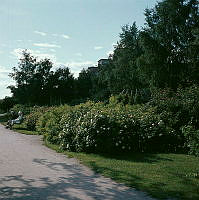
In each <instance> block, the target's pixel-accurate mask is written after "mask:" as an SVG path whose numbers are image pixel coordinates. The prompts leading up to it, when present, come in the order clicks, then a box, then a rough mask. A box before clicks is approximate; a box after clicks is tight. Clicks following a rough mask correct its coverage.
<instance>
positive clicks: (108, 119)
mask: <svg viewBox="0 0 199 200" xmlns="http://www.w3.org/2000/svg"><path fill="white" fill-rule="evenodd" d="M61 121H62V125H63V130H62V132H60V134H59V137H60V141H61V148H63V149H67V150H70V151H78V152H81V151H85V152H106V153H107V152H108V153H116V152H124V151H131V152H132V151H134V152H149V151H151V152H154V151H156V152H157V151H161V152H163V151H168V150H170V151H174V149H172V145H171V143H165V140H167V141H169V142H171V141H172V140H173V138H175V135H174V134H173V132H174V131H173V130H172V129H171V128H167V127H166V125H165V124H164V122H163V121H162V120H161V118H160V115H157V114H156V113H155V108H146V107H144V106H122V105H118V106H115V107H112V106H109V105H108V106H104V105H100V106H99V105H97V104H96V105H94V104H92V106H90V107H89V106H88V105H87V106H85V107H84V106H82V107H75V108H74V109H73V110H72V111H71V112H70V113H67V114H66V115H64V116H63V117H62V120H61Z"/></svg>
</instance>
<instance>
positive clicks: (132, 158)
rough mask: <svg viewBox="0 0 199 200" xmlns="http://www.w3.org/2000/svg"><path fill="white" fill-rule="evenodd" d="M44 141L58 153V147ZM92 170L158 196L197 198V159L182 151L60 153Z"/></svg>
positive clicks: (198, 168) (198, 179) (198, 162)
mask: <svg viewBox="0 0 199 200" xmlns="http://www.w3.org/2000/svg"><path fill="white" fill-rule="evenodd" d="M45 144H46V145H47V146H48V147H49V148H52V149H54V150H56V151H57V152H62V151H61V150H60V149H59V148H58V146H56V145H52V144H49V143H48V142H45ZM63 153H65V154H66V155H68V156H69V157H74V158H77V159H78V160H80V161H81V162H82V163H83V164H84V165H86V166H88V167H90V168H92V169H93V170H94V171H95V172H97V173H100V174H103V175H104V176H106V177H110V178H112V179H113V180H115V181H117V182H121V183H125V184H126V185H128V186H130V187H134V188H136V189H138V190H142V191H146V192H147V193H148V194H150V195H151V196H153V197H156V198H159V199H167V198H176V199H187V200H188V199H190V200H196V199H199V158H197V157H194V156H189V155H184V154H135V153H134V154H131V155H129V154H128V155H114V156H110V155H98V154H86V153H74V152H63Z"/></svg>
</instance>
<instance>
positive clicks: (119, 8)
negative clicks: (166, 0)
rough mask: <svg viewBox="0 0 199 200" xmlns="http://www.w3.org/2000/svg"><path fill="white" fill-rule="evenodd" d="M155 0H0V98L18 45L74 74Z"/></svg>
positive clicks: (101, 53)
mask: <svg viewBox="0 0 199 200" xmlns="http://www.w3.org/2000/svg"><path fill="white" fill-rule="evenodd" d="M155 3H156V0H1V4H0V27H1V31H0V99H1V98H4V97H5V96H10V91H9V90H8V89H6V87H7V86H8V85H11V84H14V82H13V81H12V79H11V78H9V77H8V74H9V72H11V70H12V68H13V67H14V66H15V67H16V66H17V63H18V60H19V58H20V55H21V51H22V50H23V49H28V50H29V52H31V53H32V54H33V55H34V56H37V57H38V58H39V59H41V58H45V57H47V58H50V59H51V61H52V62H53V63H54V68H56V67H59V66H60V65H65V66H67V67H69V68H70V69H71V72H72V73H74V75H75V77H77V76H78V73H79V72H80V71H81V69H83V68H87V67H88V66H93V65H96V63H97V60H99V59H100V58H107V57H108V54H109V53H110V52H111V51H112V50H113V44H115V43H116V42H117V41H118V40H119V33H120V32H121V26H122V25H125V24H132V23H133V22H134V21H136V23H137V25H138V26H139V27H142V26H143V25H144V9H145V8H151V7H153V6H154V5H155Z"/></svg>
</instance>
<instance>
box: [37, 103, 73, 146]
mask: <svg viewBox="0 0 199 200" xmlns="http://www.w3.org/2000/svg"><path fill="white" fill-rule="evenodd" d="M70 109H71V107H70V106H67V105H65V106H59V107H51V108H49V110H48V111H47V112H45V113H44V114H43V115H42V116H41V117H40V118H39V120H38V121H37V124H36V129H37V131H38V133H40V134H42V135H44V137H45V139H47V140H48V141H49V142H51V143H53V144H59V137H58V135H59V133H60V131H61V130H62V126H61V125H60V121H61V118H62V116H63V115H64V113H67V112H69V111H70Z"/></svg>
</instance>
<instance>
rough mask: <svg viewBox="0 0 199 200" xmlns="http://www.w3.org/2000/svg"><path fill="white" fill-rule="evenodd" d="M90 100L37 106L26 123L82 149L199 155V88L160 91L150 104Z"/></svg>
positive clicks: (56, 141) (63, 144) (68, 146)
mask: <svg viewBox="0 0 199 200" xmlns="http://www.w3.org/2000/svg"><path fill="white" fill-rule="evenodd" d="M115 99H117V98H115V97H111V99H110V103H109V104H108V105H105V104H104V103H94V102H87V103H85V104H80V105H78V106H71V107H70V106H67V105H65V106H59V107H50V108H47V107H40V108H38V107H37V108H34V109H32V110H31V113H30V114H29V115H27V117H26V120H25V124H26V126H27V128H28V129H31V130H37V131H38V132H39V133H40V134H42V135H44V137H45V139H46V140H48V141H49V142H50V143H53V144H58V145H60V148H62V149H65V150H69V151H77V152H82V151H83V152H98V153H99V152H103V153H120V152H180V153H190V154H194V155H199V89H198V88H197V87H194V86H193V87H190V88H187V89H185V90H181V89H178V91H176V92H173V91H170V90H163V91H158V92H157V91H156V93H153V98H152V100H151V102H150V103H149V104H145V105H133V106H130V105H124V104H123V103H118V102H117V101H115Z"/></svg>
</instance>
